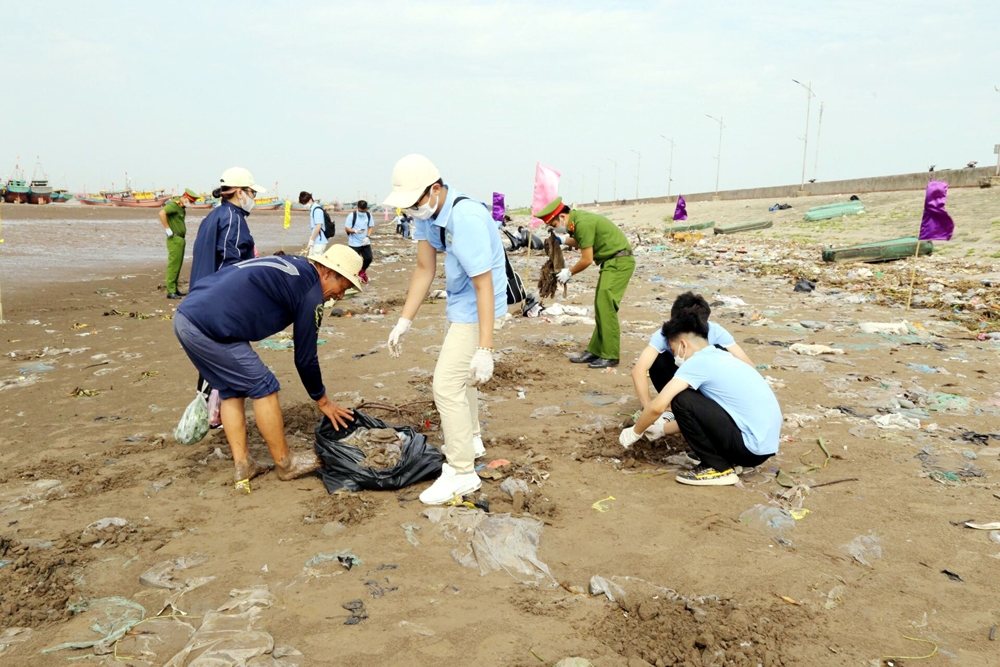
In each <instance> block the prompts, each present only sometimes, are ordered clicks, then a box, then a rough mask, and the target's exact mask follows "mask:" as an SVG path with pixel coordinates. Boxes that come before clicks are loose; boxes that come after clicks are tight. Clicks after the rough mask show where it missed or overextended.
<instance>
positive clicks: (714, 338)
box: [632, 292, 754, 408]
mask: <svg viewBox="0 0 1000 667" xmlns="http://www.w3.org/2000/svg"><path fill="white" fill-rule="evenodd" d="M688 308H692V309H694V310H695V312H697V313H698V314H699V315H700V316H701V317H702V319H704V320H705V321H706V322H708V344H709V345H714V346H716V347H724V348H725V349H726V350H728V351H729V352H731V353H732V354H733V356H734V357H736V358H737V359H739V360H740V361H742V362H744V363H747V364H750V366H753V365H754V364H753V362H752V361H750V357H748V356H747V353H746V352H744V351H743V348H742V347H740V346H739V344H738V343H737V342H736V339H735V338H733V335H732V334H731V333H729V332H728V331H726V329H725V328H724V327H723V326H722V325H721V324H716V323H715V322H709V321H708V318H709V316H710V315H711V314H712V309H711V307H710V306H709V305H708V302H707V301H705V298H704V297H703V296H701V295H700V294H695V293H694V292H685V293H684V294H681V295H680V296H678V297H677V299H676V300H675V301H674V305H673V307H671V309H670V317H676V316H677V315H678V314H679V313H680V312H681V311H682V310H685V309H688ZM664 324H666V322H664ZM676 371H677V365H676V364H675V363H674V353H673V352H672V351H671V350H670V345H668V344H667V339H666V338H664V337H663V330H662V328H661V329H660V330H658V331H657V332H656V333H654V334H653V335H652V337H651V338H650V339H649V345H647V346H646V349H644V350H643V351H642V353H641V354H640V355H639V358H638V359H636V360H635V366H633V367H632V384H634V385H635V395H636V396H638V397H639V402H640V403H641V404H642V407H644V408H645V407H646V406H647V405H649V401H650V400H652V399H651V398H650V396H649V382H652V383H653V388H654V389H656V391H657V392H661V391H663V388H664V387H665V386H667V383H668V382H670V380H671V379H672V378H673V377H674V373H675V372H676ZM647 377H648V378H649V380H648V381H647V379H646V378H647Z"/></svg>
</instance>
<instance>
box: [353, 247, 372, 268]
mask: <svg viewBox="0 0 1000 667" xmlns="http://www.w3.org/2000/svg"><path fill="white" fill-rule="evenodd" d="M354 252H356V253H358V254H359V255H361V270H362V271H367V270H368V267H369V266H371V263H372V247H371V246H370V245H363V246H361V247H360V248H354Z"/></svg>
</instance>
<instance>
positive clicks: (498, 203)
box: [493, 192, 507, 222]
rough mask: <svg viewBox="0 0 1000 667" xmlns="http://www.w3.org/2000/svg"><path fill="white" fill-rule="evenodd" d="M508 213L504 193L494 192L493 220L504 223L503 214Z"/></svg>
mask: <svg viewBox="0 0 1000 667" xmlns="http://www.w3.org/2000/svg"><path fill="white" fill-rule="evenodd" d="M506 212H507V209H506V208H504V205H503V193H500V192H494V193H493V219H494V220H496V221H497V222H503V214H504V213H506Z"/></svg>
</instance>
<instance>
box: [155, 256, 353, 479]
mask: <svg viewBox="0 0 1000 667" xmlns="http://www.w3.org/2000/svg"><path fill="white" fill-rule="evenodd" d="M360 270H361V257H360V256H359V255H358V254H357V253H355V252H354V251H353V250H351V249H350V248H348V247H347V246H343V245H335V246H333V247H332V248H330V249H329V250H327V251H326V252H325V253H324V254H322V255H316V256H313V257H310V258H309V259H306V258H305V257H298V256H281V257H261V258H259V259H248V260H244V261H242V262H237V263H236V264H233V265H232V266H231V267H229V268H227V269H225V270H224V271H217V272H216V273H214V274H212V275H210V276H207V277H205V278H204V279H202V280H201V281H199V282H198V284H197V285H195V286H194V288H193V289H192V290H191V291H190V292H189V293H188V296H187V298H186V299H185V300H184V301H183V302H182V303H181V305H180V306H179V307H178V308H177V312H176V313H175V314H174V333H175V334H176V335H177V339H178V340H179V341H180V343H181V347H183V348H184V351H185V352H186V353H187V355H188V358H190V359H191V363H193V364H194V365H195V368H197V369H198V372H199V373H201V375H202V376H203V377H204V378H205V379H206V380H207V381H208V382H209V383H210V384H211V385H212V387H214V388H215V389H216V390H218V392H219V397H220V398H221V399H222V404H221V407H220V414H221V417H222V427H223V429H224V430H225V433H226V439H227V440H228V441H229V448H230V450H232V453H233V461H234V463H235V464H236V470H235V480H236V487H237V489H245V490H247V491H249V490H250V480H251V479H253V478H254V477H256V476H257V475H260V474H262V473H265V472H267V471H268V470H270V466H268V465H265V464H261V463H257V462H256V461H254V460H253V459H252V458H250V453H249V451H248V449H247V426H246V413H245V402H246V399H247V398H251V399H253V412H254V417H255V419H256V420H257V429H258V430H259V431H260V434H261V435H262V436H263V437H264V442H265V443H267V448H268V449H269V450H270V452H271V457H272V458H273V459H274V463H275V465H276V466H277V468H278V477H279V478H280V479H282V480H285V481H287V480H290V479H295V478H296V477H301V476H302V475H305V474H307V473H310V472H312V471H313V470H315V469H316V468H318V467H319V465H320V461H319V458H318V457H317V456H316V454H315V453H313V452H308V453H307V452H298V453H295V454H291V453H290V452H289V450H288V442H287V441H286V440H285V424H284V419H283V418H282V415H281V405H280V404H279V402H278V391H279V389H280V388H281V385H280V384H279V383H278V380H277V378H275V377H274V373H272V372H271V371H270V369H268V367H267V366H265V365H264V362H263V361H262V360H261V358H260V357H259V356H257V354H256V353H255V352H254V351H253V348H252V347H251V346H250V342H251V341H259V340H263V339H264V338H267V337H268V336H272V335H274V334H276V333H278V332H279V331H283V330H284V329H285V328H287V327H288V325H289V324H291V325H293V327H294V328H293V340H294V345H295V368H296V369H297V370H298V372H299V378H300V379H301V380H302V384H303V386H305V388H306V391H307V392H308V393H309V397H310V398H312V399H313V400H314V401H316V405H317V406H318V407H319V409H320V411H321V412H322V413H323V414H324V415H326V416H327V417H328V418H329V419H330V421H332V422H333V423H334V425H336V426H337V427H338V428H344V427H345V426H347V421H351V420H353V419H354V417H353V416H352V413H351V411H350V410H347V409H345V408H343V407H341V406H339V405H337V404H336V403H334V402H333V401H331V400H329V399H328V398H327V397H326V387H324V386H323V376H322V374H321V373H320V367H319V358H318V357H317V355H316V338H317V335H318V333H319V328H320V326H321V324H322V322H323V304H324V303H326V301H327V300H328V299H331V298H335V299H340V298H343V296H344V292H345V291H346V290H347V289H348V288H349V287H351V286H352V285H353V286H354V287H355V288H357V289H359V290H360V284H361V280H360V278H359V277H358V272H359V271H360Z"/></svg>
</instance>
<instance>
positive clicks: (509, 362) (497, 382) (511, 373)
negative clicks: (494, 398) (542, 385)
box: [480, 354, 546, 391]
mask: <svg viewBox="0 0 1000 667" xmlns="http://www.w3.org/2000/svg"><path fill="white" fill-rule="evenodd" d="M536 363H537V358H536V357H534V356H530V355H526V354H519V355H510V356H507V357H504V358H503V359H501V360H500V361H498V362H496V363H495V364H494V365H493V377H492V378H490V381H489V382H487V383H486V384H484V385H482V386H481V387H480V389H482V390H484V391H498V390H501V389H512V388H514V387H517V386H528V385H532V384H534V383H535V382H537V381H539V380H544V379H546V373H545V371H543V370H541V369H540V368H538V367H537V366H536V365H535V364H536Z"/></svg>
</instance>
